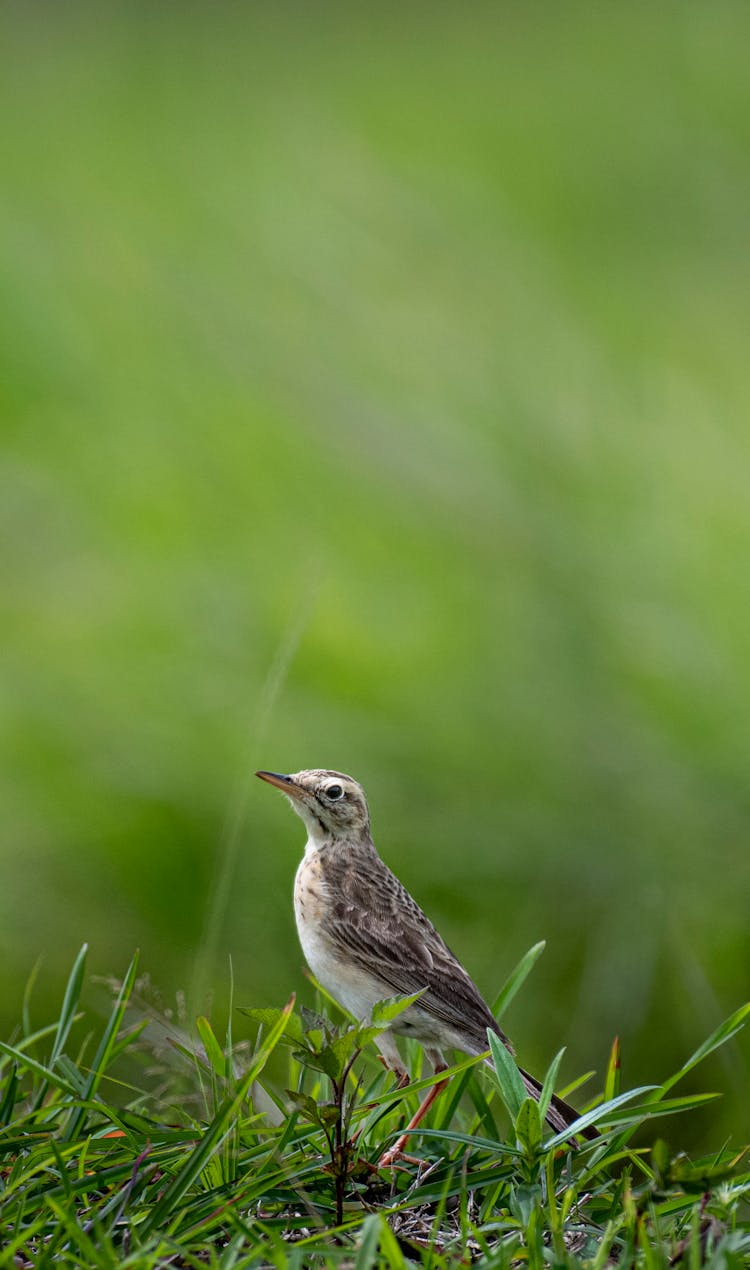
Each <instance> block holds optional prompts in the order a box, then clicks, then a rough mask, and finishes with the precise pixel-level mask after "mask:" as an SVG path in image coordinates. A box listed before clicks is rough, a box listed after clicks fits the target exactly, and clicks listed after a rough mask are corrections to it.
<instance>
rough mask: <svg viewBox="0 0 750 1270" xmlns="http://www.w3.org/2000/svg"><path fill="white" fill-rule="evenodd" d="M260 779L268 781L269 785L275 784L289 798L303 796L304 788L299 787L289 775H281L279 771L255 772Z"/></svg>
mask: <svg viewBox="0 0 750 1270" xmlns="http://www.w3.org/2000/svg"><path fill="white" fill-rule="evenodd" d="M255 775H256V776H259V777H260V779H261V780H262V781H268V784H269V785H275V786H276V788H277V789H280V790H281V792H282V793H283V794H289V796H290V797H291V798H304V790H303V789H301V788H300V786H299V785H298V784H297V782H296V781H294V780H292V777H291V776H282V775H281V773H280V772H256V773H255Z"/></svg>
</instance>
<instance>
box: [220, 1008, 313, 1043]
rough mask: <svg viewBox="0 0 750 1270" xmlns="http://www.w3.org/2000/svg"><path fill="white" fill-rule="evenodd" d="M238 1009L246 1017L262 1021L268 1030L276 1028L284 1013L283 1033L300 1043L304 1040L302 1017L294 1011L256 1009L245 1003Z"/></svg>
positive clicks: (261, 1023) (257, 1021)
mask: <svg viewBox="0 0 750 1270" xmlns="http://www.w3.org/2000/svg"><path fill="white" fill-rule="evenodd" d="M237 1009H238V1010H239V1012H240V1014H244V1015H245V1017H246V1018H248V1019H252V1020H253V1022H254V1023H260V1025H261V1027H264V1028H266V1030H267V1031H270V1030H271V1028H274V1027H275V1026H276V1024H277V1023H278V1021H279V1019H280V1018H281V1017H282V1015H283V1016H284V1018H285V1023H284V1033H283V1035H284V1036H286V1037H289V1038H290V1040H292V1041H295V1042H296V1043H297V1044H298V1045H299V1044H300V1043H301V1042H302V1038H303V1035H304V1031H303V1027H302V1019H301V1018H300V1016H299V1015H298V1014H296V1013H295V1012H294V1011H292V1012H291V1014H286V1013H285V1011H284V1010H274V1009H259V1010H256V1009H252V1008H250V1007H248V1006H244V1005H238V1006H237ZM303 1010H304V1007H303Z"/></svg>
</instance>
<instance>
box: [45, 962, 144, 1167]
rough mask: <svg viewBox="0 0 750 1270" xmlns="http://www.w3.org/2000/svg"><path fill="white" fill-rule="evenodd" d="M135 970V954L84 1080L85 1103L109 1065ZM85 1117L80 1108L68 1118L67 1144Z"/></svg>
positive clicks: (82, 1108)
mask: <svg viewBox="0 0 750 1270" xmlns="http://www.w3.org/2000/svg"><path fill="white" fill-rule="evenodd" d="M137 969H138V953H137V952H136V954H135V956H134V957H133V959H132V961H131V963H130V965H129V966H128V969H127V973H126V975H125V978H124V980H123V983H122V986H121V988H120V991H119V992H118V994H117V1000H116V1001H115V1004H114V1006H113V1008H112V1013H111V1014H110V1016H109V1019H108V1021H107V1026H106V1027H105V1029H104V1033H103V1035H102V1039H101V1041H100V1042H99V1046H98V1049H97V1051H96V1054H95V1055H94V1061H93V1063H92V1065H91V1068H90V1071H89V1074H88V1078H87V1080H86V1086H85V1089H84V1091H83V1098H84V1099H85V1100H86V1101H87V1102H90V1101H91V1100H92V1099H93V1097H94V1094H95V1093H96V1091H97V1089H98V1087H99V1083H100V1081H101V1079H102V1076H103V1075H104V1072H105V1071H106V1068H107V1064H108V1063H109V1060H110V1058H111V1055H112V1051H113V1049H114V1047H115V1043H116V1041H117V1033H118V1032H119V1030H120V1025H121V1023H122V1020H123V1016H124V1014H125V1009H126V1007H127V1004H128V1001H129V999H130V994H131V992H132V991H133V984H134V983H135V976H136V971H137ZM85 1117H86V1108H85V1107H83V1106H81V1107H79V1108H78V1109H77V1110H76V1111H75V1112H74V1114H73V1115H72V1116H71V1117H70V1123H69V1124H68V1127H67V1129H66V1131H65V1133H64V1135H63V1137H64V1140H65V1141H67V1142H69V1141H70V1140H71V1139H72V1138H75V1137H77V1136H78V1133H79V1132H80V1129H81V1126H82V1124H83V1122H84V1120H85Z"/></svg>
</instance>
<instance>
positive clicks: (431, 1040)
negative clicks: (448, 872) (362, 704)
mask: <svg viewBox="0 0 750 1270" xmlns="http://www.w3.org/2000/svg"><path fill="white" fill-rule="evenodd" d="M256 775H257V776H259V777H260V779H261V780H264V781H268V783H269V784H270V785H275V786H276V788H277V789H280V790H281V791H282V792H283V793H284V794H286V796H287V797H288V799H289V802H290V803H291V805H292V807H293V809H294V811H295V812H296V813H297V815H298V816H300V818H301V819H302V820H303V821H304V823H305V826H306V828H307V844H306V846H305V854H304V856H303V858H302V861H301V863H300V866H299V868H298V869H297V876H296V878H295V882H294V912H295V917H296V921H297V932H298V934H299V940H300V944H301V945H302V951H303V952H304V954H305V958H306V960H307V963H308V965H309V967H310V969H311V970H312V972H313V974H314V975H315V977H316V979H318V981H319V982H320V983H321V984H322V985H323V987H324V988H326V990H327V991H328V992H330V993H331V995H332V996H333V997H334V998H335V999H336V1000H337V1001H339V1002H340V1003H341V1004H342V1005H343V1006H345V1007H346V1009H347V1010H348V1011H349V1012H350V1013H351V1014H353V1015H354V1016H355V1018H357V1019H360V1020H361V1021H362V1022H367V1021H369V1018H370V1012H371V1010H372V1007H373V1006H374V1005H375V1003H376V1002H378V1001H382V1000H383V999H384V998H385V997H388V996H392V995H394V994H399V995H405V996H409V995H411V994H412V993H415V992H419V991H421V990H423V989H424V990H425V991H424V995H423V996H422V997H420V999H419V1001H417V1002H415V1004H414V1005H411V1006H409V1007H408V1009H406V1010H405V1011H404V1012H403V1013H402V1014H400V1015H399V1016H398V1018H396V1019H395V1020H394V1022H393V1024H392V1025H391V1027H389V1028H388V1029H386V1030H385V1031H383V1032H381V1033H380V1035H379V1037H378V1040H377V1044H378V1047H379V1049H380V1052H381V1054H382V1056H383V1060H384V1062H385V1064H386V1066H387V1067H389V1068H390V1069H391V1070H392V1071H393V1072H394V1074H395V1076H396V1078H397V1080H398V1081H399V1083H401V1084H406V1083H408V1079H409V1077H408V1073H407V1071H406V1069H405V1067H404V1064H403V1062H402V1060H401V1055H400V1053H399V1051H398V1047H397V1045H396V1041H395V1036H394V1033H395V1034H398V1035H403V1036H411V1037H413V1038H414V1039H415V1040H417V1041H419V1042H420V1043H421V1044H422V1045H423V1046H424V1048H425V1050H426V1052H427V1056H428V1058H429V1059H430V1062H431V1063H432V1065H433V1067H434V1069H435V1072H436V1073H437V1072H440V1071H442V1070H444V1069H445V1066H446V1063H445V1059H444V1057H443V1051H444V1050H445V1049H446V1048H453V1049H457V1050H462V1051H463V1052H464V1053H466V1054H473V1055H480V1054H484V1053H485V1052H486V1050H487V1049H488V1044H487V1029H488V1028H489V1029H490V1030H491V1031H493V1032H495V1033H496V1035H497V1036H499V1037H500V1040H501V1041H502V1042H503V1044H504V1045H506V1046H507V1048H508V1049H509V1050H510V1052H511V1053H513V1048H512V1046H511V1043H510V1041H509V1040H508V1038H507V1036H506V1035H505V1033H504V1032H503V1031H502V1030H501V1028H500V1027H499V1025H498V1023H497V1022H496V1020H495V1018H494V1016H493V1014H492V1011H491V1010H490V1008H489V1006H488V1005H487V1004H486V1002H485V1001H484V999H483V997H482V995H481V993H480V992H479V989H478V988H477V987H476V985H475V984H474V982H473V981H472V979H471V978H470V976H469V975H468V974H467V972H466V971H465V970H464V968H463V966H462V965H461V963H460V962H459V961H458V959H457V958H456V957H455V956H454V954H453V953H452V952H451V950H450V948H449V947H448V945H447V944H446V943H445V941H444V940H443V939H442V938H441V936H440V935H439V934H438V932H437V931H436V929H435V927H434V926H433V925H432V922H431V921H430V920H429V918H427V917H426V916H425V914H424V913H423V912H422V909H421V908H420V907H419V905H418V904H417V902H416V900H414V899H412V897H411V895H410V894H409V892H408V891H407V890H406V888H405V887H404V886H402V884H401V883H400V882H399V880H398V878H397V877H396V876H395V874H394V873H392V872H391V870H390V869H389V868H388V866H387V865H386V864H384V863H383V861H382V860H381V858H380V856H379V855H378V852H377V850H376V848H375V844H374V842H373V840H372V833H371V829H370V814H369V811H368V807H367V799H366V798H365V792H364V790H363V789H362V786H361V785H360V784H359V783H358V782H357V781H355V780H354V779H353V778H352V777H351V776H345V775H344V774H343V772H332V771H325V770H323V769H312V770H310V771H301V772H294V773H293V774H292V775H291V776H282V775H280V774H279V773H278V772H257V773H256ZM488 1061H489V1060H488ZM519 1070H520V1071H521V1079H522V1080H523V1083H524V1085H525V1087H526V1089H527V1091H528V1093H529V1094H530V1095H531V1096H532V1097H533V1098H536V1099H538V1098H539V1095H540V1093H541V1088H542V1087H541V1085H540V1083H539V1081H537V1080H536V1079H535V1078H534V1077H533V1076H530V1075H529V1073H528V1072H525V1071H523V1070H522V1069H519ZM444 1084H445V1082H442V1083H440V1084H438V1085H435V1086H434V1087H433V1089H432V1090H431V1091H430V1094H429V1095H428V1097H427V1098H426V1099H425V1101H424V1103H423V1104H422V1106H421V1107H420V1109H419V1111H418V1112H417V1115H416V1116H415V1117H414V1118H413V1120H412V1121H411V1122H410V1123H409V1125H408V1126H407V1131H406V1132H407V1133H408V1131H409V1130H410V1129H413V1128H415V1127H416V1125H417V1124H418V1123H419V1121H420V1120H421V1119H422V1117H423V1116H424V1114H425V1112H426V1110H427V1108H428V1106H429V1105H430V1104H431V1102H432V1101H433V1100H434V1098H435V1097H436V1096H437V1094H438V1093H439V1092H440V1090H441V1089H442V1088H443V1087H444ZM546 1114H547V1120H548V1122H549V1124H550V1125H551V1126H552V1128H553V1129H554V1130H555V1131H556V1132H562V1131H563V1130H565V1129H566V1128H567V1127H568V1125H570V1124H572V1123H573V1121H574V1120H576V1119H577V1118H578V1115H579V1113H578V1112H577V1111H575V1110H574V1108H573V1107H571V1106H569V1104H568V1103H566V1102H564V1101H563V1100H562V1098H558V1097H557V1096H556V1095H553V1097H552V1100H551V1102H550V1104H549V1107H548V1110H547V1113H546ZM582 1132H583V1134H584V1135H585V1136H587V1137H596V1136H598V1135H597V1133H596V1130H595V1129H589V1130H585V1129H584V1130H583V1131H582ZM405 1137H406V1134H404V1135H403V1137H402V1138H401V1139H399V1142H398V1143H397V1144H396V1146H395V1148H392V1149H391V1150H390V1151H389V1152H387V1153H386V1155H385V1156H383V1158H382V1159H381V1161H380V1164H381V1166H387V1165H390V1164H392V1163H393V1161H394V1159H395V1158H396V1157H397V1156H398V1154H400V1153H401V1148H402V1146H403V1141H404V1138H405Z"/></svg>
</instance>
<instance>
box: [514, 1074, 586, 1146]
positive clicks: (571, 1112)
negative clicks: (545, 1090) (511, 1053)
mask: <svg viewBox="0 0 750 1270" xmlns="http://www.w3.org/2000/svg"><path fill="white" fill-rule="evenodd" d="M518 1070H519V1072H520V1073H521V1080H522V1081H523V1083H524V1085H525V1087H526V1090H527V1091H528V1093H529V1094H530V1095H531V1097H532V1098H536V1100H537V1102H538V1101H539V1095H540V1094H541V1092H542V1086H541V1085H540V1083H539V1081H538V1080H536V1078H535V1077H534V1076H530V1075H529V1073H528V1072H525V1071H524V1070H523V1068H522V1067H519V1069H518ZM580 1114H581V1113H580V1111H576V1109H575V1107H571V1105H570V1103H569V1102H566V1101H565V1099H564V1098H558V1096H557V1094H553V1095H552V1098H551V1099H550V1104H549V1107H548V1108H547V1115H546V1119H547V1124H548V1125H549V1126H550V1128H552V1129H554V1130H555V1133H564V1132H565V1130H566V1129H567V1128H568V1126H569V1125H571V1124H573V1121H574V1120H578V1118H579V1117H580ZM581 1136H582V1137H584V1138H589V1139H594V1138H598V1137H600V1134H599V1131H598V1129H595V1128H594V1126H593V1125H589V1126H588V1128H587V1129H581Z"/></svg>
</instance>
